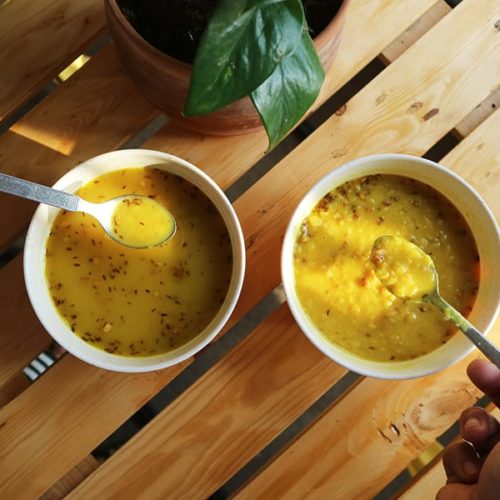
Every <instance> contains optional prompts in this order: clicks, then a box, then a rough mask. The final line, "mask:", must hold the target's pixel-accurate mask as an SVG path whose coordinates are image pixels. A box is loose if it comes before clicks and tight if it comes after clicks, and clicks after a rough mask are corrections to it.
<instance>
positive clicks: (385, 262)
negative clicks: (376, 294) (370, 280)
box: [370, 236, 438, 301]
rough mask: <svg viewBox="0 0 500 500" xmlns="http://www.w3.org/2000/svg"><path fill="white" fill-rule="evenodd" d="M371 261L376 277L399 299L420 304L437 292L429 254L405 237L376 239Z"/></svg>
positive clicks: (432, 263)
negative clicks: (426, 297) (419, 302)
mask: <svg viewBox="0 0 500 500" xmlns="http://www.w3.org/2000/svg"><path fill="white" fill-rule="evenodd" d="M370 260H371V261H372V264H373V268H374V269H375V274H376V275H377V278H378V279H379V280H380V281H381V282H382V283H383V284H384V286H385V287H386V288H387V290H389V292H391V293H392V294H394V295H395V296H396V297H399V298H400V299H408V300H416V301H421V300H423V298H424V297H425V296H427V295H431V294H432V293H434V292H435V291H436V290H437V286H438V282H437V277H436V273H435V270H434V262H432V259H431V257H430V255H427V254H426V253H425V252H424V251H423V250H422V249H421V248H420V247H418V246H417V245H415V244H414V243H411V242H410V241H408V240H407V239H405V238H401V237H399V236H382V237H380V238H377V239H376V240H375V243H374V244H373V248H372V253H371V255H370Z"/></svg>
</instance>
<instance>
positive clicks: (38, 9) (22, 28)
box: [0, 0, 105, 121]
mask: <svg viewBox="0 0 500 500" xmlns="http://www.w3.org/2000/svg"><path fill="white" fill-rule="evenodd" d="M104 25H105V18H104V6H103V2H102V1H100V0H79V1H78V2H74V1H71V0H37V1H36V2H33V1H30V0H15V1H13V2H8V3H6V4H4V5H2V6H1V7H0V68H2V73H1V77H0V121H1V120H3V119H4V118H5V117H6V116H7V115H9V114H10V113H11V112H12V111H14V110H15V109H16V108H17V107H18V106H20V105H21V104H22V103H23V102H24V101H26V100H27V99H28V98H29V97H31V96H32V95H34V94H35V93H36V92H37V91H38V90H39V89H40V88H41V87H42V86H43V85H44V84H46V83H48V82H49V81H50V80H51V79H52V78H54V77H55V76H56V75H57V74H58V73H59V71H61V70H62V69H63V68H64V67H65V66H67V65H68V64H69V63H70V62H71V61H72V60H73V59H75V58H76V57H77V56H79V55H80V54H81V53H82V52H83V50H84V49H85V47H86V46H87V45H89V43H91V42H92V41H93V40H94V39H95V38H96V37H97V36H98V35H99V34H101V33H102V31H103V28H104Z"/></svg>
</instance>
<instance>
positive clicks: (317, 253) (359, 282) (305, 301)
mask: <svg viewBox="0 0 500 500" xmlns="http://www.w3.org/2000/svg"><path fill="white" fill-rule="evenodd" d="M384 235H393V236H398V237H401V238H405V239H407V240H409V241H410V242H412V243H414V244H416V245H418V246H419V247H420V248H421V249H422V250H423V251H424V252H425V253H427V254H428V255H430V257H431V258H432V260H433V262H434V264H435V267H436V271H437V273H438V275H439V278H440V292H441V295H442V296H443V297H444V298H445V299H446V300H447V301H448V302H449V303H450V304H451V305H453V306H454V307H455V308H456V309H458V310H459V311H460V312H461V313H462V314H463V315H465V316H468V315H469V313H470V312H471V310H472V306H473V304H474V300H475V297H476V294H477V290H478V285H479V255H478V252H477V248H476V244H475V241H474V237H473V236H472V233H471V231H470V229H469V227H468V226H467V223H466V222H465V220H464V218H463V217H462V215H461V214H460V212H459V211H458V210H457V209H456V208H455V207H454V206H453V205H452V204H451V203H450V202H449V201H448V200H447V199H446V198H444V197H443V196H442V195H441V194H440V193H438V192H437V191H435V190H434V189H432V188H431V187H429V186H427V185H425V184H423V183H421V182H418V181H415V180H413V179H410V178H406V177H401V176H396V175H371V176H367V177H363V178H359V179H355V180H353V181H349V182H346V183H344V184H342V185H341V186H339V187H337V188H336V189H334V190H333V191H331V192H330V193H328V194H327V195H326V196H324V197H323V198H322V199H321V200H320V201H319V203H318V204H317V205H316V207H315V208H314V209H313V210H312V212H311V213H310V214H309V216H308V217H307V218H306V219H305V220H304V221H303V224H302V227H301V231H300V234H299V235H298V237H297V241H296V245H295V250H294V275H295V287H296V291H297V295H298V298H299V301H300V303H301V305H302V308H303V309H304V311H305V313H306V314H307V315H308V316H309V318H310V319H311V321H312V322H313V323H314V324H315V325H316V327H317V328H318V330H319V331H320V332H321V333H322V334H323V335H324V336H325V337H326V338H327V339H328V340H329V341H331V342H332V343H334V344H336V345H337V346H339V347H341V348H343V349H345V350H346V351H349V352H350V353H353V354H355V355H357V356H359V357H361V358H364V359H369V360H374V361H402V360H408V359H413V358H417V357H419V356H422V355H424V354H427V353H429V352H431V351H433V350H434V349H436V348H438V347H440V346H441V345H442V344H444V343H446V341H447V340H448V339H449V338H450V337H451V336H452V335H453V334H454V333H455V332H456V328H455V327H454V326H452V325H451V324H450V322H448V321H446V320H445V319H444V318H443V315H442V314H441V313H440V312H439V311H438V310H437V309H436V308H434V307H433V306H432V305H430V304H419V303H416V302H411V301H408V300H403V299H400V298H397V297H396V296H394V295H393V294H391V293H390V292H389V291H388V290H387V289H386V288H385V287H384V285H383V284H382V283H381V282H380V280H379V279H378V278H377V276H376V274H375V270H374V268H373V265H372V263H371V261H370V255H371V250H372V246H373V242H374V241H375V240H376V239H377V238H380V237H381V236H384Z"/></svg>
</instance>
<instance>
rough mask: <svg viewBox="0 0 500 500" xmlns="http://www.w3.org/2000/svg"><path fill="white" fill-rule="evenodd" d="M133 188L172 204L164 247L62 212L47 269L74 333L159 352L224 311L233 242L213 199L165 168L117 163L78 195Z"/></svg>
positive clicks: (101, 344)
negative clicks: (134, 244)
mask: <svg viewBox="0 0 500 500" xmlns="http://www.w3.org/2000/svg"><path fill="white" fill-rule="evenodd" d="M128 193H135V194H141V195H145V196H148V197H150V198H151V199H154V200H155V201H156V202H158V203H160V204H161V205H163V206H164V207H165V208H167V209H168V210H169V211H170V212H171V213H172V214H173V216H174V217H175V220H176V223H177V231H176V234H175V235H174V237H173V238H172V239H170V240H169V241H167V242H166V243H164V244H163V245H160V246H158V247H153V248H146V249H135V248H129V247H126V246H124V245H121V244H120V243H118V242H116V241H113V240H112V239H111V238H110V237H109V236H108V235H107V234H106V233H105V232H104V231H103V230H102V228H101V227H100V225H99V224H98V223H97V221H96V220H95V219H94V218H93V217H91V216H89V215H85V214H83V213H79V212H66V211H63V212H61V213H59V214H58V216H57V217H56V219H55V221H54V224H53V226H52V228H51V232H50V236H49V238H48V241H47V250H46V278H47V282H48V286H49V289H50V293H51V296H52V299H53V301H54V304H55V306H56V308H57V310H58V312H59V314H60V315H61V316H62V317H63V318H64V320H65V321H66V322H67V324H68V326H69V327H70V328H71V330H72V331H73V332H74V333H75V335H78V336H79V337H80V338H82V339H83V340H84V341H85V342H87V343H89V344H91V345H93V346H94V347H96V348H98V349H101V350H104V351H107V352H109V353H113V354H116V355H122V356H139V357H144V356H153V355H158V354H163V353H166V352H169V351H171V350H173V349H176V348H178V347H180V346H182V345H184V344H186V343H187V342H189V341H190V340H192V339H193V338H195V337H196V336H197V335H198V334H199V333H201V332H202V331H203V329H204V328H205V327H206V326H207V325H208V324H209V323H210V321H211V320H212V319H213V318H214V316H215V315H216V314H217V312H218V311H219V309H220V307H221V305H222V303H223V302H224V299H225V297H226V294H227V291H228V288H229V283H230V279H231V272H232V250H231V241H230V238H229V234H228V231H227V228H226V226H225V223H224V221H223V219H222V217H221V215H220V214H219V212H218V211H217V209H216V207H215V206H214V205H213V203H212V202H211V201H210V200H209V199H208V198H207V197H206V196H205V195H204V194H203V193H202V192H201V191H200V190H199V189H198V188H197V187H196V186H194V185H193V184H191V183H190V182H188V181H186V180H185V179H183V178H182V177H179V176H177V175H173V174H170V173H167V172H164V171H163V170H160V169H154V168H126V169H121V170H116V171H113V172H109V173H106V174H104V175H101V176H100V177H97V178H96V179H94V180H93V181H91V182H89V183H88V184H86V185H84V186H83V187H82V188H80V190H79V191H78V193H77V194H78V195H80V196H81V197H82V198H84V199H86V200H88V201H91V202H95V203H100V202H104V201H107V200H109V199H112V198H115V197H117V196H120V195H123V194H128ZM132 236H133V235H132Z"/></svg>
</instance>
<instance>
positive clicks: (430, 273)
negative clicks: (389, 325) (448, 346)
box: [370, 236, 500, 368]
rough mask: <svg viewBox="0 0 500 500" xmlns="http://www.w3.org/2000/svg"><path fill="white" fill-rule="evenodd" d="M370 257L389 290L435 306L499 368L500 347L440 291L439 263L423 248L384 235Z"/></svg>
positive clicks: (403, 296) (407, 298)
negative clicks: (435, 262)
mask: <svg viewBox="0 0 500 500" xmlns="http://www.w3.org/2000/svg"><path fill="white" fill-rule="evenodd" d="M370 260H371V262H372V264H373V267H374V269H375V274H376V275H377V277H378V279H379V280H380V281H381V282H382V284H383V285H384V286H385V287H386V289H387V290H388V291H389V292H391V293H392V294H393V295H395V296H396V297H399V298H400V299H405V300H411V301H413V302H425V303H429V304H432V305H434V306H436V307H437V308H438V309H439V310H440V311H441V312H442V313H443V314H444V315H445V317H446V318H447V319H448V320H450V321H452V322H453V323H455V325H456V326H457V327H458V328H459V329H460V331H462V332H463V333H465V335H466V336H467V337H468V339H469V340H470V341H471V342H472V343H473V344H474V345H475V346H476V347H477V348H478V349H479V350H480V351H481V352H482V353H483V354H484V355H485V356H486V357H487V358H488V359H489V360H490V361H492V362H493V363H494V364H495V365H496V366H498V367H499V368H500V350H499V349H497V348H496V347H495V346H494V345H493V344H492V343H491V342H490V341H489V340H487V339H486V338H485V337H484V336H483V335H482V334H481V333H480V332H479V331H478V330H477V329H476V328H474V326H473V325H472V324H471V323H470V322H469V321H467V320H466V319H465V318H464V317H463V316H462V315H461V314H460V313H459V312H458V311H457V310H456V309H455V308H454V307H453V306H451V305H450V304H448V302H446V300H444V299H443V297H441V295H440V294H439V276H438V273H437V270H436V266H435V265H434V262H433V261H432V259H431V257H430V256H429V255H427V254H426V253H425V252H424V251H423V250H422V249H421V248H420V247H418V246H417V245H415V244H413V243H411V242H410V241H408V240H406V239H405V238H400V237H398V236H381V237H380V238H377V239H376V240H375V243H374V244H373V248H372V252H371V256H370Z"/></svg>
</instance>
